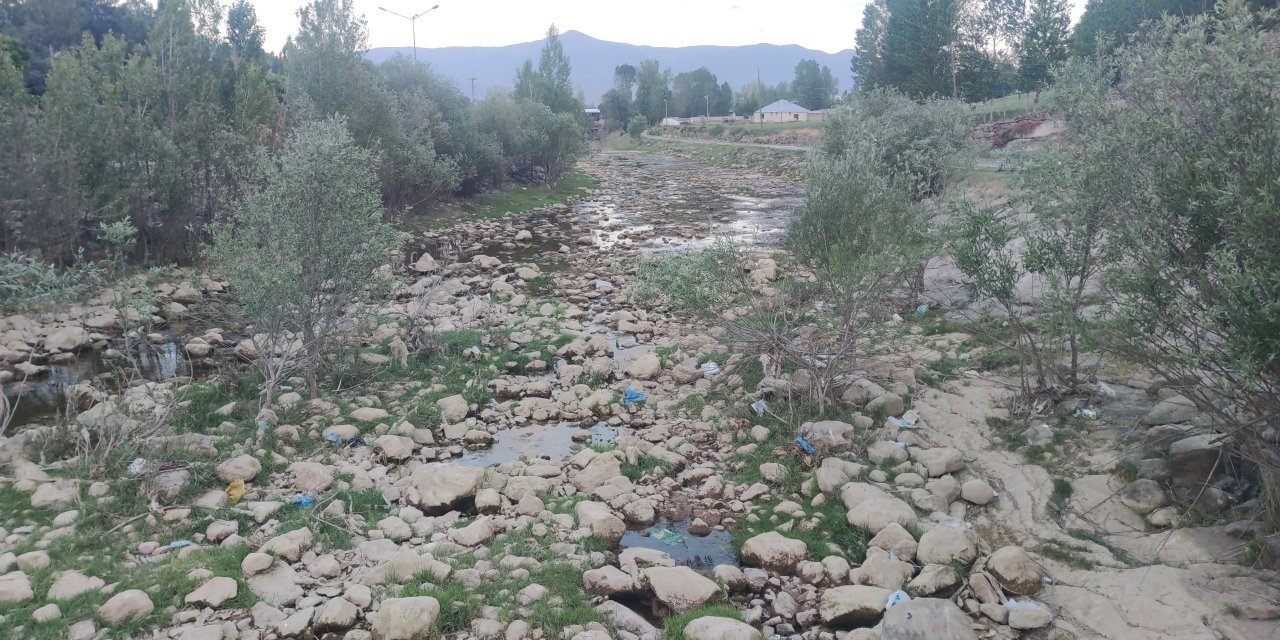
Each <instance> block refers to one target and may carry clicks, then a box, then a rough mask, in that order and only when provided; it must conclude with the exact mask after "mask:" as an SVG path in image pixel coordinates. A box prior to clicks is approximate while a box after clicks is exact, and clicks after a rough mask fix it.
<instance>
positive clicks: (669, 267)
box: [636, 243, 744, 316]
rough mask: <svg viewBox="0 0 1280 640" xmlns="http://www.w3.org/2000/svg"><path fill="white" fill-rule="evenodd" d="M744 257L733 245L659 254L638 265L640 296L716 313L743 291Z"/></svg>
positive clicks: (679, 308)
mask: <svg viewBox="0 0 1280 640" xmlns="http://www.w3.org/2000/svg"><path fill="white" fill-rule="evenodd" d="M743 260H744V258H743V256H742V255H741V254H740V252H739V251H738V250H737V249H736V248H735V247H733V246H732V245H729V244H723V243H721V244H716V245H714V246H712V247H710V248H708V249H704V250H702V251H690V252H686V253H679V254H671V255H659V256H655V257H652V258H649V259H648V260H645V261H643V262H641V263H640V264H639V265H637V267H636V297H637V299H638V300H640V301H642V302H660V303H663V304H666V305H667V306H669V307H671V308H672V309H674V310H676V311H680V312H683V313H696V314H699V315H707V314H710V315H712V316H714V315H716V314H717V313H718V311H719V310H721V309H724V308H725V306H727V305H730V304H732V303H733V302H734V301H736V300H737V299H738V297H739V295H740V294H741V293H742V289H741V286H740V285H741V281H740V275H741V273H742V268H743Z"/></svg>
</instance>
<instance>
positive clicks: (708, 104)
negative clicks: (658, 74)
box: [669, 67, 733, 118]
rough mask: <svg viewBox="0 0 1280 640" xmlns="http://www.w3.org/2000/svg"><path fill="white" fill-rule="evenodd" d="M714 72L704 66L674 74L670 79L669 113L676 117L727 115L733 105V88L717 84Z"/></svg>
mask: <svg viewBox="0 0 1280 640" xmlns="http://www.w3.org/2000/svg"><path fill="white" fill-rule="evenodd" d="M718 83H719V81H718V80H716V74H714V73H711V72H710V71H708V70H707V68H706V67H699V68H698V69H695V70H693V71H686V72H684V73H681V74H678V75H676V77H675V79H674V80H673V81H672V85H671V86H672V98H671V105H670V114H669V115H671V116H672V117H676V118H688V117H691V116H701V115H712V116H727V115H729V109H730V108H732V107H733V90H732V89H730V88H729V85H728V84H723V85H721V84H718Z"/></svg>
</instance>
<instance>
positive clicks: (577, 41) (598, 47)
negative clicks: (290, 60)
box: [366, 31, 853, 104]
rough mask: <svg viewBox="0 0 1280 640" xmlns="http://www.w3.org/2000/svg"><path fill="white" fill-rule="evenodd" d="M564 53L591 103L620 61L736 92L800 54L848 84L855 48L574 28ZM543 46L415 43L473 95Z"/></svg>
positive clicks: (498, 82)
mask: <svg viewBox="0 0 1280 640" xmlns="http://www.w3.org/2000/svg"><path fill="white" fill-rule="evenodd" d="M560 42H561V43H563V44H564V50H565V53H566V54H568V56H569V60H570V62H571V63H572V64H573V83H574V88H575V89H580V90H581V91H582V92H583V95H584V96H585V97H586V100H587V103H588V104H595V103H596V102H598V101H599V100H600V96H601V95H603V94H604V92H606V91H608V90H609V89H610V88H611V87H612V86H613V68H614V67H616V66H618V65H620V64H624V63H630V64H633V65H636V66H639V64H640V61H641V60H650V59H652V60H657V61H658V62H660V63H662V67H663V68H664V69H665V68H669V69H671V71H672V73H673V74H678V73H681V72H683V71H692V70H694V69H697V68H698V67H704V66H705V67H706V68H708V69H710V70H711V72H712V73H714V74H716V78H717V79H719V81H720V82H728V83H729V85H730V86H732V87H733V90H734V91H737V90H738V89H739V88H741V87H742V86H743V85H746V84H748V83H751V82H755V80H756V74H757V73H759V77H760V79H761V80H763V81H764V83H765V84H768V85H775V84H777V83H779V82H781V81H783V80H786V81H788V82H790V81H791V80H792V79H793V78H794V77H795V66H796V63H798V62H800V61H801V60H804V59H811V60H817V61H818V64H819V65H826V66H828V67H830V68H831V74H832V75H834V76H835V77H836V78H837V79H838V80H839V81H840V90H841V91H845V90H847V89H848V88H849V86H850V84H851V83H852V78H851V75H850V73H849V61H850V60H851V59H852V58H853V51H852V50H846V51H841V52H840V53H824V52H822V51H815V50H813V49H806V48H804V47H801V46H799V45H793V44H789V45H776V44H753V45H744V46H739V47H722V46H710V45H704V46H695V47H646V46H640V45H634V44H624V43H621V42H607V41H605V40H597V39H595V38H592V37H591V36H588V35H586V34H584V33H580V32H578V31H566V32H565V33H562V34H560ZM541 51H542V41H541V40H536V41H534V42H522V43H520V44H512V45H507V46H503V47H441V48H438V49H430V48H426V47H419V48H418V61H419V62H424V63H430V64H431V66H432V67H434V68H435V69H436V70H437V71H438V72H440V73H441V74H443V75H445V76H448V77H451V78H453V79H454V80H455V81H456V82H457V84H458V88H459V89H461V90H462V92H463V93H465V94H470V93H471V81H470V78H475V79H476V81H475V91H476V98H483V97H484V96H485V94H487V93H488V92H489V90H490V89H498V90H501V91H508V90H510V88H511V86H512V85H513V84H514V83H515V80H514V78H515V75H516V69H517V68H518V67H519V66H520V65H522V64H524V61H525V60H533V63H534V64H535V65H536V64H537V63H538V56H539V54H540V52H541ZM398 53H399V54H404V55H406V56H412V55H413V48H412V47H379V48H377V49H370V50H369V51H368V53H367V54H366V55H367V56H368V58H369V59H370V60H372V61H373V62H374V63H375V64H376V63H379V62H382V61H384V60H387V59H388V58H391V57H393V56H395V55H396V54H398Z"/></svg>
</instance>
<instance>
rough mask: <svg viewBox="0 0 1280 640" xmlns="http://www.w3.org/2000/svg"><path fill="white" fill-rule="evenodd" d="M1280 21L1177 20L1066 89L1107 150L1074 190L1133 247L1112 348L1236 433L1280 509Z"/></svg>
mask: <svg viewBox="0 0 1280 640" xmlns="http://www.w3.org/2000/svg"><path fill="white" fill-rule="evenodd" d="M1275 20H1276V12H1275V11H1274V10H1265V11H1262V12H1259V13H1257V14H1252V13H1250V12H1249V10H1248V8H1247V7H1246V5H1245V4H1244V3H1243V2H1242V1H1240V0H1229V1H1225V2H1222V3H1220V4H1219V5H1218V7H1217V8H1216V10H1215V12H1214V14H1213V15H1204V16H1199V17H1196V18H1193V19H1191V20H1188V21H1187V22H1185V23H1180V22H1179V21H1177V20H1174V19H1168V20H1165V21H1163V22H1161V23H1160V24H1158V25H1155V26H1154V27H1153V28H1152V29H1151V30H1150V31H1149V32H1148V33H1147V35H1146V38H1145V40H1144V41H1143V42H1142V43H1141V44H1138V45H1136V46H1134V47H1132V48H1130V49H1123V50H1121V51H1120V52H1119V53H1118V54H1117V55H1116V56H1115V57H1114V59H1113V60H1112V61H1110V63H1109V64H1099V65H1097V68H1096V70H1095V71H1094V73H1092V74H1082V75H1083V81H1082V82H1081V83H1080V88H1079V89H1078V90H1075V91H1072V92H1070V93H1068V95H1067V98H1068V101H1067V102H1068V104H1070V105H1071V109H1072V111H1071V112H1070V113H1071V120H1070V122H1071V127H1072V131H1071V134H1072V136H1073V137H1083V138H1085V139H1087V140H1091V141H1092V140H1098V141H1100V142H1099V143H1098V146H1099V148H1100V149H1102V151H1103V153H1102V154H1095V155H1094V156H1093V157H1091V158H1089V161H1090V162H1091V163H1093V167H1094V169H1093V170H1094V171H1095V172H1096V175H1098V176H1102V177H1104V178H1105V179H1104V180H1102V181H1099V182H1097V183H1094V184H1090V185H1089V190H1088V191H1087V192H1086V191H1079V192H1077V194H1076V195H1077V197H1081V198H1087V199H1089V200H1090V201H1091V202H1096V203H1097V205H1098V206H1102V207H1105V209H1104V210H1103V211H1102V212H1101V213H1100V216H1102V217H1104V218H1107V219H1110V220H1112V221H1114V224H1116V226H1117V230H1116V231H1115V232H1114V235H1115V237H1116V240H1117V243H1118V248H1117V252H1118V253H1119V254H1120V255H1123V256H1124V259H1123V260H1122V261H1119V262H1118V265H1117V268H1116V269H1114V270H1113V271H1112V273H1111V274H1110V278H1109V282H1108V283H1107V284H1108V288H1109V289H1110V290H1111V291H1114V292H1115V295H1116V297H1115V306H1114V309H1113V311H1112V313H1111V314H1110V315H1109V318H1108V320H1109V323H1108V325H1109V330H1108V332H1107V336H1106V337H1107V338H1108V341H1109V344H1110V346H1111V347H1113V348H1114V349H1116V350H1117V351H1118V352H1119V353H1121V354H1122V355H1124V356H1126V357H1127V358H1128V359H1130V360H1131V361H1134V362H1138V363H1141V364H1142V365H1144V366H1147V367H1149V368H1151V369H1152V370H1153V371H1154V372H1156V373H1157V374H1158V375H1160V376H1161V377H1162V378H1164V379H1165V380H1168V381H1169V382H1170V383H1172V384H1174V385H1177V388H1178V389H1179V391H1180V392H1181V393H1183V394H1184V395H1186V396H1188V397H1190V398H1192V399H1193V400H1195V401H1196V403H1197V405H1199V406H1201V407H1202V408H1203V409H1204V410H1206V411H1209V412H1210V413H1211V414H1212V415H1214V417H1215V418H1217V420H1218V422H1219V424H1220V425H1222V426H1221V427H1220V428H1222V429H1223V431H1224V432H1230V433H1233V434H1234V435H1235V438H1236V441H1237V443H1238V444H1239V446H1238V448H1237V452H1238V453H1239V454H1240V455H1241V456H1243V457H1245V458H1246V459H1248V460H1251V461H1252V462H1254V463H1256V464H1257V465H1259V467H1260V468H1261V469H1262V475H1263V476H1264V482H1263V484H1264V486H1266V487H1268V493H1267V495H1266V496H1264V497H1265V500H1264V502H1265V503H1266V504H1267V507H1268V509H1269V510H1270V513H1271V516H1272V517H1280V491H1276V490H1275V488H1276V483H1275V478H1276V477H1277V476H1278V475H1280V445H1277V443H1276V441H1275V438H1274V436H1267V435H1264V433H1266V431H1267V429H1269V428H1274V426H1273V425H1274V416H1275V415H1276V414H1277V413H1278V412H1280V234H1277V233H1275V230H1276V228H1277V225H1280V154H1277V153H1276V149H1278V148H1280V109H1278V108H1277V96H1276V93H1275V87H1276V86H1277V85H1280V58H1278V57H1277V56H1276V55H1275V47H1274V42H1273V39H1274V36H1273V33H1272V32H1271V31H1270V30H1269V29H1268V28H1267V25H1269V24H1272V23H1273V22H1274V21H1275ZM1112 71H1115V72H1116V74H1115V75H1106V76H1103V75H1102V74H1110V72H1112ZM1115 77H1119V78H1120V79H1121V80H1120V82H1119V83H1118V84H1117V85H1116V86H1115V87H1114V89H1113V90H1112V91H1111V92H1106V93H1104V92H1102V91H1099V90H1097V88H1098V87H1099V86H1103V85H1102V79H1103V78H1115ZM1107 142H1110V144H1107ZM1139 150H1141V151H1139ZM1268 425H1270V426H1268Z"/></svg>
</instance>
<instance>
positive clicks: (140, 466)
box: [128, 458, 147, 476]
mask: <svg viewBox="0 0 1280 640" xmlns="http://www.w3.org/2000/svg"><path fill="white" fill-rule="evenodd" d="M146 470H147V460H146V458H134V459H133V462H130V463H129V469H128V471H129V475H131V476H140V475H142V473H143V472H144V471H146Z"/></svg>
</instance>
